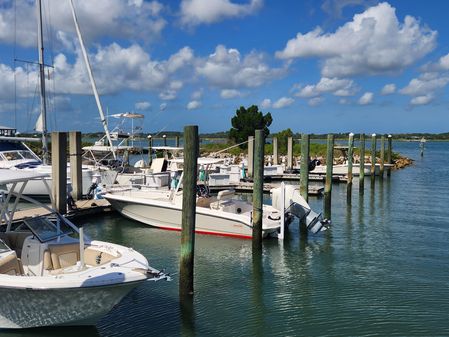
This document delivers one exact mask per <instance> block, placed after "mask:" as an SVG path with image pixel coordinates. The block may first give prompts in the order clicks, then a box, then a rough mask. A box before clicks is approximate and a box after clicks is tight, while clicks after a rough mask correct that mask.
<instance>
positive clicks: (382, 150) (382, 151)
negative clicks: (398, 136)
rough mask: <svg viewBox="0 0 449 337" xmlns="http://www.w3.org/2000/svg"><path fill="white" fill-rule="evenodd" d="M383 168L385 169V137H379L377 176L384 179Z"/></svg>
mask: <svg viewBox="0 0 449 337" xmlns="http://www.w3.org/2000/svg"><path fill="white" fill-rule="evenodd" d="M384 167H385V135H382V136H381V137H380V169H379V176H380V177H381V178H383V177H384Z"/></svg>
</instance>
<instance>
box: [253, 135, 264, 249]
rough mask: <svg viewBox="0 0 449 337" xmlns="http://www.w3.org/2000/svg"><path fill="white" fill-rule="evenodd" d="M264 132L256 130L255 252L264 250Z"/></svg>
mask: <svg viewBox="0 0 449 337" xmlns="http://www.w3.org/2000/svg"><path fill="white" fill-rule="evenodd" d="M264 145H265V139H264V132H263V130H256V140H255V144H254V190H253V219H252V220H253V250H261V249H262V219H263V214H262V213H263V166H264V165H263V164H264Z"/></svg>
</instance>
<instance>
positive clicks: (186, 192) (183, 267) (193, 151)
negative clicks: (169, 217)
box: [179, 125, 199, 297]
mask: <svg viewBox="0 0 449 337" xmlns="http://www.w3.org/2000/svg"><path fill="white" fill-rule="evenodd" d="M184 141H185V143H184V175H183V193H182V229H181V256H180V266H179V295H180V297H190V296H192V295H193V267H194V255H195V254H194V253H195V216H196V182H197V172H196V170H197V160H198V152H199V139H198V126H197V125H187V126H185V127H184Z"/></svg>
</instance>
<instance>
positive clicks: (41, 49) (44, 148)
mask: <svg viewBox="0 0 449 337" xmlns="http://www.w3.org/2000/svg"><path fill="white" fill-rule="evenodd" d="M37 11H38V20H37V21H38V39H37V41H38V49H39V78H40V88H41V90H40V96H41V116H40V117H41V118H42V152H43V161H44V164H48V140H47V102H46V99H45V69H44V42H43V41H44V33H43V29H42V3H41V0H37Z"/></svg>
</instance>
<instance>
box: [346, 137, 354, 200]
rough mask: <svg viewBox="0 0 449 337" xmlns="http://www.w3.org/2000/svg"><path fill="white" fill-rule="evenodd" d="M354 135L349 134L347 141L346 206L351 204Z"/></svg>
mask: <svg viewBox="0 0 449 337" xmlns="http://www.w3.org/2000/svg"><path fill="white" fill-rule="evenodd" d="M353 151H354V134H353V133H352V132H351V133H350V134H349V140H348V183H347V184H346V201H347V202H348V204H350V203H351V194H352V160H353V155H354V152H353Z"/></svg>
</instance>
